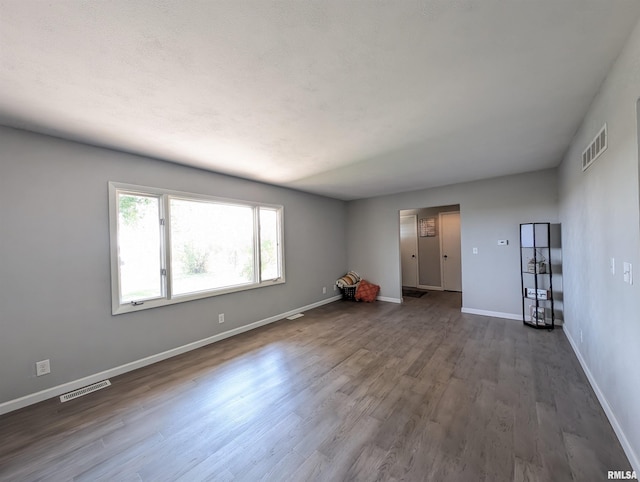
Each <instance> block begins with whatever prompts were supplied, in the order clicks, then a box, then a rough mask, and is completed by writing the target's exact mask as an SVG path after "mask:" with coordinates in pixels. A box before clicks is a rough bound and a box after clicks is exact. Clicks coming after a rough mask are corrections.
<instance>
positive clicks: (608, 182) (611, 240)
mask: <svg viewBox="0 0 640 482" xmlns="http://www.w3.org/2000/svg"><path fill="white" fill-rule="evenodd" d="M639 96H640V25H639V26H636V29H635V31H634V33H633V34H632V35H631V36H630V38H629V41H628V43H627V45H626V47H625V49H624V50H623V51H622V53H621V54H620V56H619V58H618V59H617V61H616V63H615V64H614V65H613V67H612V69H611V71H610V72H609V75H608V77H607V79H606V81H605V82H604V84H603V85H602V87H601V90H600V93H599V94H598V95H597V97H596V98H595V99H594V101H593V103H592V105H591V108H590V109H589V112H588V114H587V116H586V117H585V119H584V121H583V125H582V127H581V128H580V129H579V131H578V132H577V134H576V136H575V138H574V139H573V142H572V144H571V147H570V149H569V150H568V152H567V154H566V156H565V158H564V160H563V162H562V164H561V166H560V169H559V193H560V208H559V212H560V220H561V222H562V237H563V246H564V279H565V283H564V286H565V293H564V296H565V331H566V333H567V334H568V335H569V336H570V337H571V339H572V341H573V345H574V348H575V349H576V350H577V352H578V354H579V356H580V357H581V358H582V361H583V365H584V366H585V367H586V369H587V371H588V374H589V376H590V378H591V380H592V383H594V384H595V386H596V392H599V395H600V397H601V401H603V406H604V407H605V409H607V410H608V411H609V414H610V415H613V417H614V420H613V425H614V428H616V429H617V431H618V433H619V435H620V433H621V432H623V433H624V435H623V436H621V437H620V438H621V440H622V441H623V445H625V443H626V449H627V455H630V458H631V459H632V463H633V464H634V466H635V469H636V470H637V471H640V459H639V457H640V413H639V410H640V369H639V368H638V367H640V226H639V223H640V213H639V207H638V204H639V199H638V198H639V187H638V182H639V181H638V133H637V126H638V120H637V113H636V101H637V100H638V97H639ZM605 122H606V123H607V127H608V136H609V139H608V149H607V150H606V151H605V152H604V153H603V155H602V156H601V157H600V158H599V159H598V160H596V161H595V163H594V164H593V165H592V166H591V167H590V168H589V169H588V170H587V171H585V172H582V170H581V155H582V151H583V150H584V149H585V148H586V147H587V145H588V144H589V143H590V142H591V140H592V139H593V137H594V136H595V135H596V133H597V132H598V131H599V129H600V128H601V127H602V125H603V124H604V123H605ZM610 258H614V259H615V268H616V272H615V275H613V274H611V272H610V270H609V263H610ZM623 261H629V262H631V263H633V267H634V271H635V272H636V276H635V278H636V280H635V282H634V284H633V285H629V284H626V283H624V282H623V277H622V263H623ZM610 419H611V417H610ZM625 439H626V442H625V441H624V440H625Z"/></svg>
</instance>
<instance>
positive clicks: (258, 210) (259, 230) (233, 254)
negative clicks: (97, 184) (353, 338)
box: [109, 183, 284, 314]
mask: <svg viewBox="0 0 640 482" xmlns="http://www.w3.org/2000/svg"><path fill="white" fill-rule="evenodd" d="M109 199H110V205H109V214H110V231H111V275H112V312H113V314H118V313H126V312H130V311H137V310H141V309H146V308H153V307H156V306H162V305H166V304H172V303H179V302H182V301H188V300H193V299H197V298H203V297H208V296H215V295H219V294H223V293H229V292H232V291H239V290H245V289H252V288H258V287H261V286H265V285H272V284H275V283H284V266H283V259H284V256H283V245H282V210H283V208H282V206H272V205H264V204H257V203H251V202H245V201H235V200H228V199H220V198H215V197H211V196H203V195H197V194H189V193H183V192H176V191H168V190H164V189H155V188H148V187H142V186H133V185H129V184H120V183H109Z"/></svg>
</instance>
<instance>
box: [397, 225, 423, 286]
mask: <svg viewBox="0 0 640 482" xmlns="http://www.w3.org/2000/svg"><path fill="white" fill-rule="evenodd" d="M402 218H413V221H414V222H413V225H414V227H415V233H416V235H415V238H414V240H413V241H414V245H415V253H416V254H415V256H416V261H415V263H416V279H415V286H412V288H418V287H419V286H420V253H419V252H418V248H419V244H418V215H417V214H400V219H399V221H400V229H399V230H398V234H399V236H400V287H402V286H405V285H404V283H403V282H402V280H403V278H404V269H403V267H402V232H401V230H402Z"/></svg>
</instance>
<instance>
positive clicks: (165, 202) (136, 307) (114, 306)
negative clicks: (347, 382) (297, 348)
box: [109, 182, 286, 315]
mask: <svg viewBox="0 0 640 482" xmlns="http://www.w3.org/2000/svg"><path fill="white" fill-rule="evenodd" d="M120 193H127V194H134V195H143V196H150V197H156V198H158V199H159V204H160V209H159V219H158V229H160V231H161V234H160V252H161V258H162V259H161V268H162V275H161V279H162V294H161V297H159V298H152V299H141V300H135V301H131V302H124V303H121V302H120V260H119V252H118V195H119V194H120ZM172 198H173V199H183V200H189V201H204V202H213V203H221V204H227V205H235V206H243V207H251V208H252V209H253V222H254V229H253V246H254V250H255V251H254V273H255V275H254V279H255V281H254V282H250V283H246V284H241V285H236V286H228V287H224V288H216V289H211V290H206V291H198V292H194V293H189V294H185V295H174V294H173V293H172V289H171V288H172V287H171V279H172V276H171V270H172V266H171V259H170V256H171V249H170V247H171V227H170V222H171V220H170V207H169V203H170V200H171V199H172ZM260 208H265V209H270V210H274V211H276V213H277V236H278V260H279V266H278V268H279V274H280V276H279V277H278V278H275V279H267V280H262V279H261V275H262V270H261V262H260V261H261V260H260ZM283 224H284V207H283V206H281V205H274V204H266V203H256V202H251V201H240V200H236V199H229V198H222V197H216V196H209V195H204V194H195V193H188V192H182V191H173V190H169V189H162V188H155V187H148V186H139V185H135V184H126V183H120V182H109V237H110V251H111V313H112V314H114V315H118V314H122V313H130V312H135V311H140V310H147V309H150V308H156V307H158V306H166V305H172V304H176V303H183V302H185V301H192V300H197V299H202V298H209V297H212V296H219V295H224V294H227V293H234V292H238V291H245V290H251V289H255V288H262V287H264V286H272V285H275V284H283V283H285V282H286V280H285V269H284V253H285V250H284V235H283Z"/></svg>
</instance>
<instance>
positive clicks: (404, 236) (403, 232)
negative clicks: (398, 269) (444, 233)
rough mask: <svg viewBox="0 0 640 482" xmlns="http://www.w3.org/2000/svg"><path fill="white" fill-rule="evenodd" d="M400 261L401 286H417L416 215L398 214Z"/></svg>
mask: <svg viewBox="0 0 640 482" xmlns="http://www.w3.org/2000/svg"><path fill="white" fill-rule="evenodd" d="M400 261H401V264H402V286H410V287H412V288H415V287H416V286H418V217H417V216H416V215H415V214H411V215H407V216H400Z"/></svg>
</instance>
